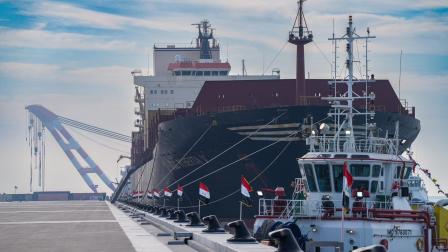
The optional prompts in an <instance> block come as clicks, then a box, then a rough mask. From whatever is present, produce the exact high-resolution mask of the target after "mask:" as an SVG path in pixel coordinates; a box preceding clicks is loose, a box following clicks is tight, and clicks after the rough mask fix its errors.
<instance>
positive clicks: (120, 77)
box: [0, 62, 132, 88]
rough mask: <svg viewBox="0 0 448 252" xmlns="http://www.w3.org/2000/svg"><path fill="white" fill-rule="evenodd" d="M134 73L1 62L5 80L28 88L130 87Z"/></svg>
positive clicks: (118, 68)
mask: <svg viewBox="0 0 448 252" xmlns="http://www.w3.org/2000/svg"><path fill="white" fill-rule="evenodd" d="M131 70H132V69H131V68H128V67H123V66H102V67H84V68H65V67H63V66H60V65H55V64H36V63H23V62H0V75H1V76H2V78H5V79H8V80H11V81H10V82H11V83H16V84H17V83H21V84H22V85H25V86H29V87H30V86H37V85H39V86H41V85H42V83H45V84H46V85H54V86H58V85H64V86H67V87H70V86H71V87H75V86H79V87H85V86H90V87H95V86H106V87H111V88H112V87H127V86H130V85H131V83H132V79H131ZM16 84H13V85H16ZM3 85H6V84H3Z"/></svg>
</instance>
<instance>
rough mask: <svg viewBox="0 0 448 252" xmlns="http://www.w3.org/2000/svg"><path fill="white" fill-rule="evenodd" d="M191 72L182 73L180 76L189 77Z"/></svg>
mask: <svg viewBox="0 0 448 252" xmlns="http://www.w3.org/2000/svg"><path fill="white" fill-rule="evenodd" d="M190 75H191V71H182V76H190Z"/></svg>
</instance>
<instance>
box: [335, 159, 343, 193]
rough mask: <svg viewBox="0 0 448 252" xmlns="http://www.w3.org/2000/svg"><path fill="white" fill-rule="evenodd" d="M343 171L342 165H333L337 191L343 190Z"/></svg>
mask: <svg viewBox="0 0 448 252" xmlns="http://www.w3.org/2000/svg"><path fill="white" fill-rule="evenodd" d="M342 171H343V169H342V165H333V181H334V191H335V192H342V178H343V173H342Z"/></svg>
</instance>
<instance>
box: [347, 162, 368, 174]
mask: <svg viewBox="0 0 448 252" xmlns="http://www.w3.org/2000/svg"><path fill="white" fill-rule="evenodd" d="M350 173H351V174H352V176H353V177H368V176H370V165H365V164H351V165H350Z"/></svg>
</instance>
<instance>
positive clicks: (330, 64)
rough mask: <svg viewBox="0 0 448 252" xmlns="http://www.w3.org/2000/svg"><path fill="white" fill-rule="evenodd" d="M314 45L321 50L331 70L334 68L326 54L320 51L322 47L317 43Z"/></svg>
mask: <svg viewBox="0 0 448 252" xmlns="http://www.w3.org/2000/svg"><path fill="white" fill-rule="evenodd" d="M313 45H315V46H316V48H317V49H318V50H319V52H320V54H322V56H323V57H324V58H325V60H326V61H327V62H328V64H330V66H331V68H333V64H331V61H330V60H329V59H328V57H327V55H325V53H324V52H323V51H322V50H321V49H320V47H319V46H318V45H317V43H316V42H315V41H313Z"/></svg>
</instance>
